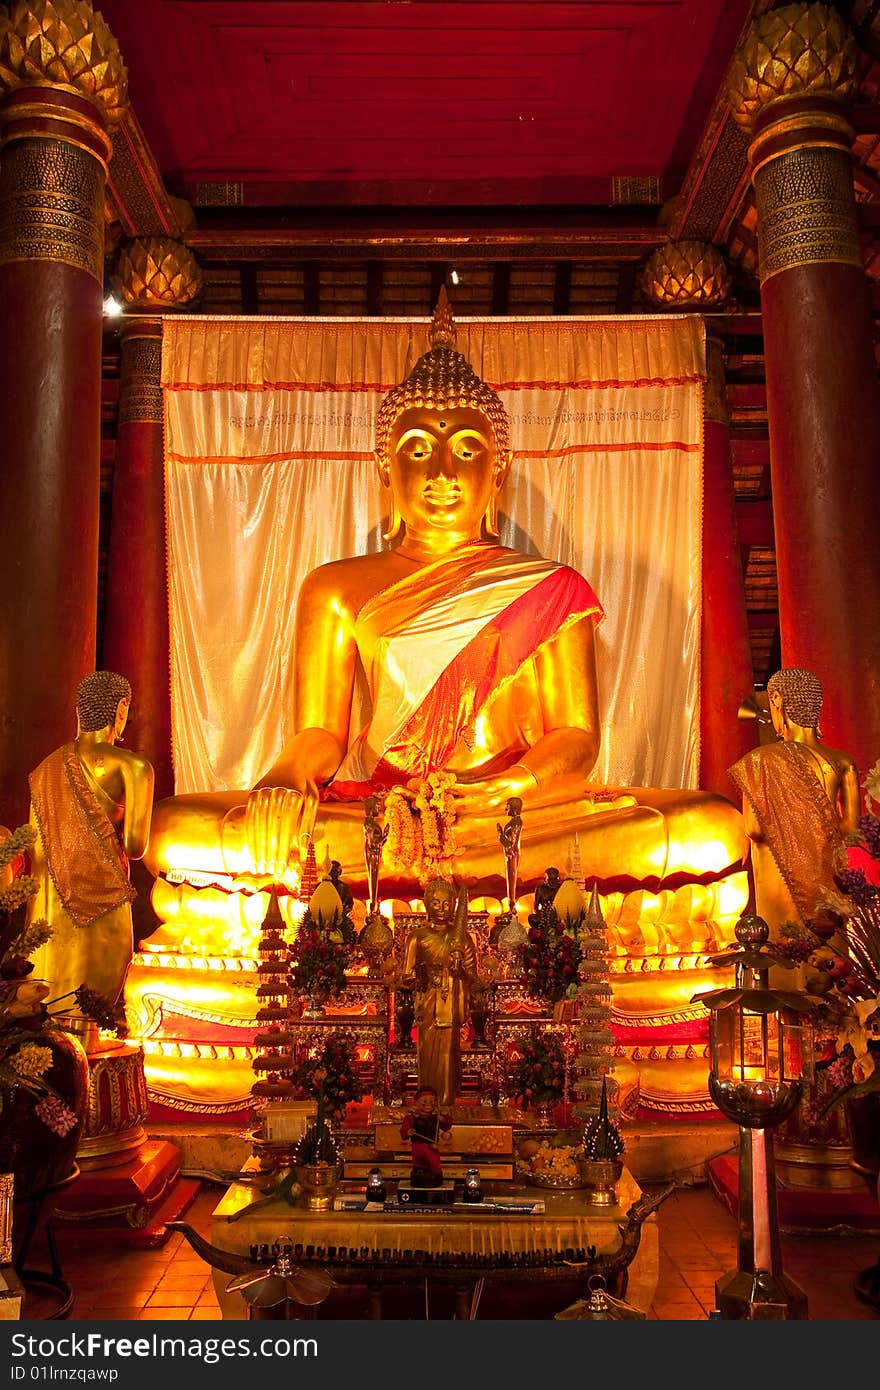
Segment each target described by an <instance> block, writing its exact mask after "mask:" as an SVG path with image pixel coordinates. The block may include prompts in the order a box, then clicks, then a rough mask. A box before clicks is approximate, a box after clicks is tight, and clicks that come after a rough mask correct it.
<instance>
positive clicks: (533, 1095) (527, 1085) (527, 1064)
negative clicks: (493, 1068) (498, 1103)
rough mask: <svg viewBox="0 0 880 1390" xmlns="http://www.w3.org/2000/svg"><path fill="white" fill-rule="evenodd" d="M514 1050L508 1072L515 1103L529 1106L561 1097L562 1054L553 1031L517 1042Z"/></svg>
mask: <svg viewBox="0 0 880 1390" xmlns="http://www.w3.org/2000/svg"><path fill="white" fill-rule="evenodd" d="M517 1052H518V1054H519V1055H518V1056H517V1057H516V1058H515V1060H514V1061H513V1063H512V1065H511V1067H510V1071H509V1073H508V1076H509V1081H510V1087H511V1090H512V1091H513V1094H514V1096H515V1097H516V1100H517V1102H518V1103H519V1104H520V1105H526V1106H528V1105H535V1104H540V1103H542V1102H545V1101H552V1100H560V1099H561V1097H562V1094H563V1092H564V1090H565V1057H564V1054H563V1051H562V1044H561V1043H560V1041H559V1039H558V1038H557V1037H555V1036H554V1034H552V1033H543V1032H542V1033H538V1034H537V1035H536V1036H535V1037H533V1038H526V1039H525V1041H524V1042H520V1043H517Z"/></svg>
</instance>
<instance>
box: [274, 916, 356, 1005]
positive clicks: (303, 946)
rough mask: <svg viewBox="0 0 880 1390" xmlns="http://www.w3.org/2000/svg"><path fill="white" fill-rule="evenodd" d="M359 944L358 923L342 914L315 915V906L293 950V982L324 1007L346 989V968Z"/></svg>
mask: <svg viewBox="0 0 880 1390" xmlns="http://www.w3.org/2000/svg"><path fill="white" fill-rule="evenodd" d="M356 940H357V933H356V931H355V927H354V923H353V922H352V920H351V918H350V916H349V915H348V913H346V912H343V911H342V910H341V903H340V910H337V911H334V912H333V913H332V914H326V913H322V912H320V911H317V912H315V914H314V915H313V914H312V910H311V906H310V907H309V910H308V911H307V912H306V914H305V916H304V917H303V919H302V921H301V922H300V924H299V926H298V927H297V932H296V937H295V939H294V942H293V945H292V946H291V948H290V982H291V984H292V985H293V987H294V989H295V990H296V992H297V993H298V994H300V995H304V996H306V997H307V998H308V999H310V1000H311V1001H312V1002H313V1003H315V1004H319V1003H324V1002H326V1001H327V1000H328V999H332V998H333V997H334V996H336V995H338V994H342V993H343V992H344V990H345V986H346V973H345V972H346V968H347V967H348V965H349V963H350V961H351V954H352V947H353V946H354V944H355V942H356Z"/></svg>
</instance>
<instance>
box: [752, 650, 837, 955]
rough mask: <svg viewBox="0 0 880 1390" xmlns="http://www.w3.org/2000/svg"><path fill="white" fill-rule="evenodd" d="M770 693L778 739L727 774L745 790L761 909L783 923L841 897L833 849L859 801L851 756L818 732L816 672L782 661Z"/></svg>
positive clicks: (819, 698)
mask: <svg viewBox="0 0 880 1390" xmlns="http://www.w3.org/2000/svg"><path fill="white" fill-rule="evenodd" d="M767 698H768V704H769V710H770V719H771V721H772V724H773V729H774V731H775V733H776V736H777V737H776V741H775V742H772V743H764V744H761V745H760V746H759V747H757V748H753V749H751V750H750V752H748V753H746V754H745V756H744V757H742V758H740V760H739V762H737V763H734V765H733V767H732V768H731V769H730V775H731V777H732V778H733V780H734V782H735V783H736V785H737V786H738V787H739V789H740V791H741V792H742V796H743V817H744V820H745V827H746V833H747V834H748V837H749V840H750V842H751V860H752V873H753V876H754V882H755V901H756V910H757V912H758V915H759V916H761V917H763V918H764V920H765V921H766V922H767V923H768V924H769V926H770V927H771V929H773V930H774V931H778V930H779V928H780V927H782V925H783V924H784V923H786V922H805V921H808V920H809V919H810V918H811V917H813V916H814V915H815V914H816V912H817V910H818V909H819V908H821V907H822V906H825V905H831V906H833V904H834V902H835V900H836V899H837V898H839V896H840V893H839V890H838V889H837V887H836V885H835V882H834V873H835V855H836V854H837V852H838V851H839V850H840V849H841V848H842V846H843V844H844V838H845V836H847V835H850V834H853V833H854V832H856V831H857V830H858V822H859V814H860V810H861V801H860V795H859V779H858V772H857V770H856V766H855V763H854V762H853V760H852V758H851V757H850V755H849V754H848V753H844V752H842V751H841V750H840V749H837V748H829V747H828V745H827V744H825V743H823V742H822V740H821V737H820V734H819V719H820V716H821V713H822V698H823V695H822V685H821V682H820V681H819V680H818V678H817V677H816V676H815V675H814V674H813V672H812V671H806V670H803V669H801V668H799V667H793V666H789V667H784V668H783V669H782V670H781V671H777V672H776V673H775V674H774V675H772V676H771V677H770V679H769V681H768V682H767Z"/></svg>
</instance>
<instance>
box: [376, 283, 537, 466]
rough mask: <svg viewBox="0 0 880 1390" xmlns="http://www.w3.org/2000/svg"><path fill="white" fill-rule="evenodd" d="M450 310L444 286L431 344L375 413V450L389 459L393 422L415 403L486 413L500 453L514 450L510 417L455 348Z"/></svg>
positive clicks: (381, 456)
mask: <svg viewBox="0 0 880 1390" xmlns="http://www.w3.org/2000/svg"><path fill="white" fill-rule="evenodd" d="M455 336H456V333H455V323H454V321H453V318H452V310H451V309H450V307H449V300H448V299H447V297H446V290H445V288H443V289H441V291H440V297H439V299H438V300H437V307H436V309H435V310H434V318H433V320H432V322H431V327H430V329H429V332H428V337H429V339H430V343H431V347H430V349H429V351H428V352H426V353H423V355H422V356H421V357H420V358H419V360H418V361H417V362H416V364H415V366H414V367H413V369H412V371H411V372H410V374H409V376H407V377H405V378H404V380H403V381H402V382H401V383H400V385H399V386H395V387H393V389H392V390H391V391H389V392H388V394H387V395H386V396H385V398H384V400H383V401H382V404H381V406H380V407H379V413H378V415H377V416H376V454H377V456H378V458H379V460H380V462H381V461H383V460H384V459H386V458H387V457H388V444H389V441H390V438H391V431H392V429H393V428H394V422H395V420H396V419H397V418H398V416H399V415H402V414H403V412H404V411H405V410H409V409H411V408H412V407H414V406H428V407H436V408H437V409H438V410H444V409H445V410H451V409H453V408H454V407H456V406H469V407H471V408H472V409H474V410H479V411H480V412H481V414H483V415H485V417H486V419H487V420H488V421H489V424H490V425H491V427H492V433H493V435H494V437H495V448H496V449H497V451H498V453H499V455H503V454H506V453H507V451H508V450H509V448H510V421H509V420H508V417H507V411H506V410H505V408H504V403H503V402H502V400H501V397H500V396H499V395H498V392H497V391H495V390H494V389H493V388H492V387H491V386H488V385H487V384H486V382H485V381H483V379H482V377H480V376H478V375H477V373H476V372H475V371H474V368H473V367H472V366H471V364H470V362H469V361H468V360H467V358H466V357H465V356H463V354H462V353H460V352H458V351H456V348H455Z"/></svg>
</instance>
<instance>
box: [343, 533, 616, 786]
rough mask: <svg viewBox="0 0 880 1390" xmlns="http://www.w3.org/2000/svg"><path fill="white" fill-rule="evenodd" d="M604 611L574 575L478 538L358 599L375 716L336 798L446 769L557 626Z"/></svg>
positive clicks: (352, 752) (346, 765)
mask: <svg viewBox="0 0 880 1390" xmlns="http://www.w3.org/2000/svg"><path fill="white" fill-rule="evenodd" d="M587 615H592V616H593V617H594V618H595V619H596V620H597V621H598V620H599V619H600V618H601V617H602V608H601V605H600V603H599V600H598V599H597V597H596V595H595V593H594V592H593V590H592V588H591V587H590V585H589V584H588V583H587V581H586V580H585V579H583V578H582V577H581V575H579V574H577V573H576V571H574V570H572V569H569V568H568V567H567V566H566V565H557V564H555V563H553V562H552V561H550V560H542V559H538V558H534V557H531V556H527V555H522V554H520V553H519V552H517V551H513V550H507V549H506V548H505V547H504V546H500V545H494V544H492V543H491V542H487V541H475V542H473V543H472V544H470V545H467V546H464V547H462V548H461V549H460V550H458V551H456V552H455V553H454V554H453V555H450V556H446V557H444V558H443V559H440V560H437V561H434V562H433V563H432V564H429V565H426V566H424V567H423V568H422V569H420V570H418V571H416V573H415V574H413V575H411V576H409V577H408V578H406V579H402V580H400V581H399V582H398V583H396V584H392V585H391V586H390V587H389V588H387V589H385V590H383V591H382V592H381V593H379V594H377V595H376V596H375V597H374V598H372V599H370V600H369V602H368V603H366V604H365V605H364V607H363V609H362V610H361V612H360V613H359V615H358V618H357V622H356V627H355V632H356V638H357V644H358V650H359V651H360V654H361V659H362V661H363V664H364V668H365V670H366V673H367V679H368V682H369V687H370V693H371V695H372V700H373V712H372V717H371V719H370V722H369V724H368V726H367V728H366V729H364V730H363V731H362V732H361V734H360V735H359V736H358V738H357V739H356V740H355V742H354V744H353V745H352V747H351V748H350V749H349V752H348V754H347V755H346V757H345V759H344V761H343V763H342V766H341V767H340V768H339V771H338V772H337V774H336V778H335V780H334V782H333V783H332V786H331V787H330V789H329V794H330V796H331V797H332V798H333V799H334V800H340V801H346V800H354V799H359V798H361V797H363V796H365V795H367V794H369V792H370V791H371V790H376V789H378V788H381V787H389V786H394V785H396V784H399V783H401V782H404V781H407V780H408V779H409V778H411V777H424V776H426V775H427V774H428V773H429V772H433V771H437V770H438V769H441V768H443V767H445V766H446V764H447V762H448V760H449V757H450V755H451V753H452V751H453V749H454V748H455V747H456V745H457V744H458V742H459V740H460V739H461V738H462V736H463V735H466V734H467V732H468V731H469V730H470V729H472V728H473V726H474V725H475V724H476V721H477V720H478V718H479V717H480V715H481V714H482V713H483V712H484V711H485V710H486V708H487V707H488V705H489V704H490V702H491V701H492V699H494V698H495V696H496V695H497V694H498V692H499V691H500V690H501V689H503V688H504V686H505V685H507V684H508V683H509V682H510V681H511V680H512V679H513V678H514V677H515V676H516V675H517V672H518V671H519V670H520V669H521V668H522V666H523V665H524V663H525V662H527V661H529V660H530V659H531V658H532V657H534V656H535V655H536V653H537V652H538V651H539V650H540V649H541V647H543V646H544V645H545V644H546V643H547V642H549V641H550V640H551V639H552V638H553V637H555V636H556V635H557V634H558V633H559V632H560V631H561V630H562V628H563V627H565V626H566V625H567V624H568V623H570V622H573V621H575V620H576V619H578V618H581V617H585V616H587Z"/></svg>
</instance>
